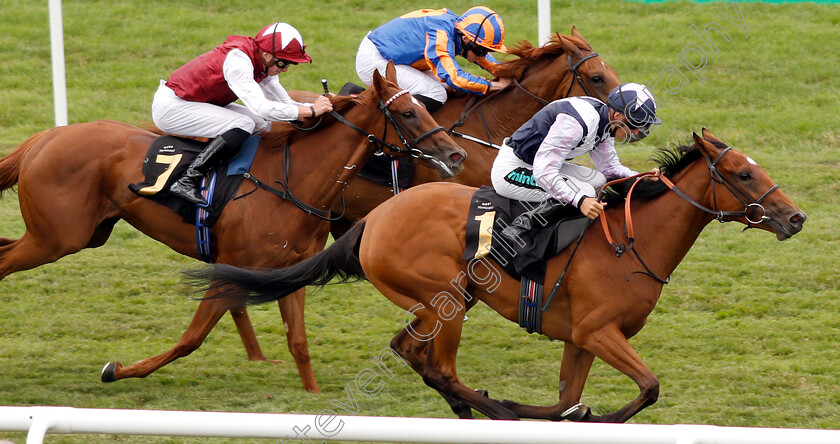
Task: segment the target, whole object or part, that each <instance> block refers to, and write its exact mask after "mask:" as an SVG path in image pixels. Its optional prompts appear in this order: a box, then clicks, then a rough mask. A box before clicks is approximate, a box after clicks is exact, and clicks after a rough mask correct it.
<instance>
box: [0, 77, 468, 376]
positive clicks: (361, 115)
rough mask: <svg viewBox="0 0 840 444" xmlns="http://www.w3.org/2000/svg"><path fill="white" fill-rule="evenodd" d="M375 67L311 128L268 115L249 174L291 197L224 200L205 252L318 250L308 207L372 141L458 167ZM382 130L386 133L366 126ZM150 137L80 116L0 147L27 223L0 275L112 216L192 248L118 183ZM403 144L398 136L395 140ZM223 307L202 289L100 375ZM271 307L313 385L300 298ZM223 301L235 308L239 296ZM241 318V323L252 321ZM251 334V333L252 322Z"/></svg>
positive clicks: (214, 316)
mask: <svg viewBox="0 0 840 444" xmlns="http://www.w3.org/2000/svg"><path fill="white" fill-rule="evenodd" d="M375 77H376V78H375V79H374V86H373V87H372V88H371V89H370V90H369V92H366V93H364V94H362V95H360V96H358V97H356V98H350V97H344V98H337V99H335V100H334V102H335V105H334V108H335V109H336V111H337V112H335V113H332V114H331V116H330V117H328V118H327V119H325V120H324V121H323V122H322V123H321V125H320V126H319V127H318V128H317V129H315V130H312V131H310V132H300V131H296V130H294V129H292V128H291V126H290V125H288V124H285V125H280V124H275V128H278V129H275V130H272V131H271V132H270V133H268V134H265V135H264V136H263V138H262V140H261V143H260V149H259V150H257V153H256V157H255V159H254V161H253V165H252V167H251V170H250V175H251V177H255V178H263V179H272V180H273V179H279V182H281V183H282V184H283V185H284V190H281V191H285V192H286V193H287V194H288V195H289V196H290V197H289V199H288V200H283V199H280V198H279V197H278V196H276V195H274V194H272V193H269V192H262V191H260V192H253V193H250V194H248V195H247V196H245V197H244V198H240V199H236V200H233V201H231V202H229V203H228V205H227V207H226V208H225V210H224V211H223V212H222V213H221V215H220V216H219V219H218V221H217V222H216V223H215V224H214V225H213V227H212V229H211V238H212V239H213V240H214V244H213V246H212V252H211V255H212V260H213V262H218V263H227V264H236V265H241V266H262V267H281V266H284V265H289V264H292V263H295V262H298V261H300V260H301V259H304V258H307V257H309V256H312V255H313V254H315V253H317V252H319V251H321V250H322V249H323V247H324V244H325V243H326V239H327V236H328V231H329V222H328V221H327V220H325V219H323V218H320V219H319V218H318V217H316V216H315V214H317V213H319V212H320V213H323V214H326V215H328V214H329V209H330V208H331V207H332V206H333V203H334V201H335V200H337V199H338V198H339V195H340V193H341V192H342V191H343V189H344V188H345V187H346V185H347V183H349V182H350V181H351V180H352V179H353V178H354V177H355V175H356V171H357V168H358V167H359V166H360V165H361V164H363V163H364V161H365V160H366V159H367V158H369V157H370V155H371V153H372V152H373V151H374V150H375V148H376V147H378V146H379V147H381V146H385V147H388V148H390V149H400V150H403V151H410V152H411V153H412V155H415V156H422V157H423V158H424V159H428V161H429V162H431V163H433V164H434V165H435V166H438V167H440V168H441V174H446V175H449V174H457V172H459V170H460V169H461V168H462V166H463V160H464V157H465V152H464V151H463V150H462V149H461V148H460V147H458V145H457V144H456V143H455V142H454V141H453V140H452V139H451V138H450V136H448V135H447V134H446V133H445V132H444V131H443V128H441V127H440V126H438V125H437V123H436V122H435V121H434V119H432V117H431V116H430V115H429V114H428V112H426V109H425V108H424V107H423V106H422V105H421V104H420V103H419V102H417V101H416V100H414V99H413V98H412V97H411V95H410V94H408V93H407V91H405V90H402V89H400V88H399V87H398V86H397V85H396V83H395V82H394V80H395V79H396V75H395V70H394V69H393V66H389V69H388V72H387V74H386V77H385V78H383V77H382V76H380V75H378V74H377V75H376V76H375ZM337 120H341V121H342V123H344V124H341V123H336V121H337ZM389 127H390V129H389ZM380 133H384V134H385V135H384V136H382V137H381V138H380V137H377V136H376V135H375V134H380ZM155 137H156V136H155V134H153V133H151V132H148V131H145V130H142V129H140V128H137V127H134V126H131V125H129V124H126V123H121V122H115V121H98V122H92V123H81V124H75V125H70V126H66V127H58V128H54V129H51V130H47V131H43V132H41V133H38V134H36V135H34V136H33V137H31V138H30V139H29V140H27V141H26V142H24V143H23V144H22V145H20V146H19V147H18V148H17V149H16V150H15V151H13V152H12V153H10V154H9V155H7V156H6V157H4V158H3V159H0V190H6V189H8V188H10V187H12V186H14V185H15V184H16V183H17V185H18V195H19V199H20V208H21V213H22V215H23V219H24V222H25V225H26V232H25V233H24V234H23V236H22V237H21V238H20V239H7V238H0V279H3V278H4V277H6V276H8V275H9V274H11V273H14V272H16V271H20V270H26V269H30V268H34V267H37V266H40V265H43V264H46V263H49V262H53V261H56V260H58V259H59V258H61V257H63V256H65V255H68V254H72V253H75V252H78V251H79V250H81V249H83V248H95V247H98V246H101V245H103V244H104V243H105V241H106V240H107V239H108V237H109V235H110V233H111V230H112V228H113V227H114V224H116V223H117V221H118V220H119V219H124V220H126V221H127V222H128V223H129V224H131V225H133V226H134V227H135V228H137V229H138V230H140V231H142V232H143V233H145V234H147V235H148V236H150V237H152V238H154V239H156V240H158V241H160V242H162V243H164V244H166V245H168V246H169V247H171V248H172V249H173V250H175V251H177V252H179V253H181V254H184V255H186V256H191V257H194V258H197V257H198V251H197V249H196V229H195V226H194V225H191V224H189V223H185V222H183V221H182V219H181V217H180V216H178V215H177V214H175V213H174V212H173V211H171V210H169V209H167V208H165V207H163V206H161V205H159V204H157V203H155V202H152V201H151V200H149V199H145V198H141V197H140V196H138V195H137V194H134V193H133V192H131V191H130V190H129V188H128V185H129V184H132V183H137V182H142V181H143V179H144V177H143V174H142V172H141V169H140V167H141V165H142V164H143V158H144V155H145V154H146V150H147V148H149V145H150V144H151V142H152V141H153V140H154V138H155ZM372 142H377V143H376V144H374V143H372ZM402 144H405V146H406V147H407V148H400V146H402ZM386 149H387V148H386ZM419 149H423V150H424V151H423V152H420V151H419ZM424 153H425V154H424ZM432 156H434V157H432ZM269 182H270V181H269ZM252 188H253V187H252ZM242 189H245V190H246V191H247V190H249V189H248V188H246V186H245V185H243V186H241V188H240V194H242V191H241V190H242ZM293 201H294V202H293ZM298 206H300V208H298ZM301 209H305V210H306V211H301ZM302 295H303V293H301V297H302ZM229 308H230V307H228V306H226V305H225V306H222V305H221V304H219V303H218V301H214V300H213V299H212V298H208V299H206V300H204V301H202V302H201V303H200V304H199V306H198V308H197V309H196V312H195V315H194V317H193V319H192V321H191V322H190V325H189V327H188V329H187V331H186V332H185V333H184V334H183V336H182V337H181V339H180V340H179V341H178V343H177V345H176V346H175V347H174V348H172V349H171V350H169V351H167V352H165V353H162V354H159V355H157V356H154V357H151V358H148V359H144V360H142V361H140V362H138V363H137V364H135V365H133V366H123V365H122V364H121V363H119V362H112V363H109V364H108V365H107V366H106V368H105V369H104V370H103V373H102V380H103V381H105V382H109V381H114V380H117V379H122V378H129V377H141V378H142V377H145V376H148V375H149V374H151V373H152V372H154V371H155V370H157V369H158V368H160V367H161V366H163V365H166V364H167V363H169V362H171V361H173V360H174V359H177V358H179V357H183V356H186V355H188V354H189V353H191V352H192V351H193V350H195V349H196V348H198V347H199V346H200V345H201V343H202V342H203V340H204V338H205V337H206V336H207V334H208V333H209V332H210V330H212V328H213V327H214V326H215V324H216V322H218V320H219V318H221V317H222V315H223V314H224V313H225V312H226V311H227V310H228V309H229ZM280 309H281V312H282V315H283V317H284V318H285V319H286V322H287V323H288V324H289V327H290V328H292V329H295V333H294V334H292V333H290V334H289V348H290V350H291V353H292V355H293V356H294V358H295V361H296V363H297V365H298V370H299V372H300V374H301V379H302V380H303V386H304V388H305V389H307V390H310V391H317V390H318V386H317V383H316V382H315V377H314V374H313V372H312V367H311V364H310V362H309V356H308V353H307V347H306V342H305V341H306V334H305V332H304V330H303V329H304V322H303V306H302V300H301V298H294V297H293V298H290V300H289V302H284V303H282V304H281V305H280ZM231 310H232V311H233V312H237V311H241V312H242V313H243V314H244V307H233V308H232V309H231ZM298 316H299V317H300V318H299V319H297V318H296V317H298ZM247 327H249V328H251V327H250V323H248V325H247ZM250 334H251V336H253V335H254V333H253V330H251V331H250ZM243 337H245V336H244V335H243ZM246 345H247V342H246Z"/></svg>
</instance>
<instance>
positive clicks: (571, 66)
mask: <svg viewBox="0 0 840 444" xmlns="http://www.w3.org/2000/svg"><path fill="white" fill-rule="evenodd" d="M566 57H567V58H568V59H569V71H571V72H572V74H573V75H574V76H575V80H577V82H578V84H579V85H580V87H581V88H583V92H585V93H586V95H587V96H592V93H590V92H589V89H587V88H586V84H585V83H583V78H581V76H580V73H578V68H580V65H583V62H585V61H587V60H589V59H591V58H593V57H598V53H597V52H593V53H592V54H589V55H588V56H586V57H584V58H582V59H580V60H578V61H577V63H572V56H571V55H568V54H567V55H566ZM573 86H575V82H572V83H570V84H569V90H568V91H566V97H569V93H571V92H572V87H573ZM592 97H595V96H592Z"/></svg>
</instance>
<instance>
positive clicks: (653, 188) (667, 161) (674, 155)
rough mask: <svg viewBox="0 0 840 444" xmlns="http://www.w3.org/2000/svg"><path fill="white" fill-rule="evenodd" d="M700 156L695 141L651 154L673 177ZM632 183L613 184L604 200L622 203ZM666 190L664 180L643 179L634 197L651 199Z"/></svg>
mask: <svg viewBox="0 0 840 444" xmlns="http://www.w3.org/2000/svg"><path fill="white" fill-rule="evenodd" d="M706 141H707V142H709V143H712V144H714V145H715V146H716V147H718V148H725V147H726V145H724V144H722V143H720V142H717V141H712V140H708V139H706ZM700 157H702V153H700V150H698V149H697V147H696V146H695V145H694V143H691V144H687V145H672V146H670V147H662V148H658V149H656V151H654V153H653V154H652V155H651V157H650V160H652V161H653V162H655V163H656V165H657V166H658V167H659V170H660V171H661V172H662V175H663V176H665V177H667V178H669V179H672V178H673V177H674V176H676V175H677V174H678V173H679V172H680V171H682V170H684V169H685V168H686V167H688V166H689V165H691V164H692V163H694V162H695V161H696V160H698V159H700ZM632 184H633V182H632V181H626V182H622V183H619V184H616V185H613V186H611V187H610V191H609V192H607V193H606V195H605V199H604V200H605V201H606V202H607V203H608V204H617V203H618V204H620V203H622V202H624V199H625V197H626V196H627V191H629V190H630V186H631V185H632ZM665 191H668V187H667V186H666V185H665V184H664V183H662V181H650V180H643V181H641V182H640V183H639V184H638V185H636V188H634V189H633V199H638V200H651V199H653V198H654V197H656V196H659V195H661V194H662V193H664V192H665Z"/></svg>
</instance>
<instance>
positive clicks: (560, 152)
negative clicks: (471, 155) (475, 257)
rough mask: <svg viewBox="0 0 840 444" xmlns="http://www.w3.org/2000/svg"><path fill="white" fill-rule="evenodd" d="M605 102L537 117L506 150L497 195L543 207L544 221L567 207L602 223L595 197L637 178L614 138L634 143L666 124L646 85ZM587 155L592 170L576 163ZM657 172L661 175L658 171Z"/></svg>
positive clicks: (572, 103)
mask: <svg viewBox="0 0 840 444" xmlns="http://www.w3.org/2000/svg"><path fill="white" fill-rule="evenodd" d="M607 102H608V103H604V102H601V101H600V100H598V99H595V98H592V97H570V98H566V99H560V100H555V101H554V102H551V103H549V104H548V105H546V106H545V107H543V109H541V110H540V111H538V112H537V113H536V114H535V115H534V116H533V117H532V118H531V119H530V120H529V121H528V122H525V124H523V125H522V126H521V127H519V129H518V130H516V131H515V132H514V133H513V135H511V136H510V137H508V138H507V139H505V141H504V143H503V144H502V147H501V149H500V150H499V154H498V155H497V157H496V160H495V161H494V162H493V168H492V170H491V173H490V175H491V180H492V183H493V187H494V188H495V190H496V192H497V193H499V195H501V196H504V197H508V198H510V199H516V200H521V201H527V202H541V203H544V204H545V205H541V206H540V207H539V208H537V210H540V211H542V212H540V211H538V213H539V215H540V216H542V217H543V218H546V216H550V215H551V214H554V213H558V214H559V212H560V211H559V208H558V207H562V206H563V205H567V204H571V205H573V206H575V207H577V208H579V209H580V210H581V213H583V215H585V216H587V217H589V218H591V219H594V218H596V217H598V215H599V214H600V213H601V211H603V204H602V203H600V202H598V201H597V200H596V199H595V196H596V191H597V190H598V189H600V188H601V187H602V186H603V185H604V184H606V183H607V181H608V180H612V179H618V178H622V177H629V176H632V175H635V174H637V173H636V172H635V171H633V170H631V169H629V168H627V167H626V166H624V165H622V164H621V161H620V160H619V158H618V154H617V153H616V149H615V137H616V136H618V137H619V138H620V139H621V140H626V141H630V142H635V141H638V140H641V139H643V138H644V137H646V136H647V135H648V133H649V132H650V127H651V125H658V124H660V123H662V121H661V120H660V119H659V118H658V117H656V101H655V100H654V97H653V95H652V94H651V93H650V92H649V91H648V90H647V88H646V87H645V86H644V85H640V84H637V83H625V84H622V85H620V86H618V87H616V88H615V89H613V91H612V92H610V95H609V96H608V100H607ZM584 154H589V157H590V159H591V165H592V166H593V167H594V168H590V167H589V166H585V165H581V164H580V163H579V162H577V159H578V158H579V157H580V156H583V155H584ZM653 172H654V173H655V174H658V170H657V169H654V170H653ZM551 210H554V211H553V212H552V211H551ZM532 216H533V215H532ZM546 219H547V220H550V217H548V218H546ZM514 222H516V221H514ZM520 222H522V221H520ZM525 225H528V224H527V223H526V224H525ZM528 228H529V226H526V227H523V228H522V230H519V231H518V232H516V233H515V234H520V233H521V231H523V230H525V229H528ZM506 231H508V230H506ZM515 231H517V230H511V231H509V232H510V233H513V232H515Z"/></svg>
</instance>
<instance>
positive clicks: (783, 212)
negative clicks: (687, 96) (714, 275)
mask: <svg viewBox="0 0 840 444" xmlns="http://www.w3.org/2000/svg"><path fill="white" fill-rule="evenodd" d="M702 134H703V136H702V137H700V136H698V135H697V133H694V134H693V136H694V144H695V146H696V148H697V149H698V150H699V151H700V153H702V155H703V157H704V158H705V160H706V164H707V166H708V168H709V171H710V173H711V184H712V185H711V186H712V189H711V192H710V195H709V201H710V202H708V203H709V204H710V205H711V208H712V209H713V211H715V212H717V213H718V215H717V217H718V219H719V220H721V221H727V220H737V221H739V222H741V223H743V224H745V225H747V227H749V228H760V229H762V230H766V231H769V232H772V233H775V234H776V238H777V239H779V240H780V241H781V240H785V239H787V238H789V237H791V236H793V235H794V234H796V233H798V232H800V231H801V230H802V224H803V223H804V222H805V218H806V217H805V213H804V212H802V210H800V209H799V208H798V207H797V206H796V205H794V203H793V202H792V201H791V200H790V199H789V198H788V197H787V195H785V193H784V192H783V191H782V190H781V189H779V186H778V185H776V184H775V182H773V180H772V179H771V178H770V176H769V175H768V174H767V172H766V171H764V169H763V168H761V167H760V166H759V165H758V163H756V162H755V161H754V160H753V159H751V158H750V157H747V156H746V155H744V154H743V153H741V152H739V151H737V150H735V149H733V148H732V147H730V146H728V145H726V144H725V143H724V142H723V141H721V140H720V139H718V138H717V137H715V136H714V135H713V134H712V133H711V132H710V131H708V130H706V129H705V128H703V131H702Z"/></svg>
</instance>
